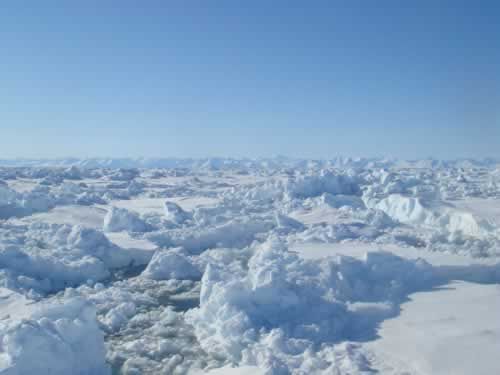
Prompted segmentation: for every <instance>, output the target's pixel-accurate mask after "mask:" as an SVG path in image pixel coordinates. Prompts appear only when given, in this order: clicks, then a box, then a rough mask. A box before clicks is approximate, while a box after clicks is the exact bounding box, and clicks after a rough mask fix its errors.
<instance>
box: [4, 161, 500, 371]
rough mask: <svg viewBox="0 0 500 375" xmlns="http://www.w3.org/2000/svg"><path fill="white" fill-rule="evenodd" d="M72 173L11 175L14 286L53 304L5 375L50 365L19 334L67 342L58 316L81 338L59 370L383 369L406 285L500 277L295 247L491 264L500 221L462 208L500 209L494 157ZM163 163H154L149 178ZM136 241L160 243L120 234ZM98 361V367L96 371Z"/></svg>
mask: <svg viewBox="0 0 500 375" xmlns="http://www.w3.org/2000/svg"><path fill="white" fill-rule="evenodd" d="M57 163H59V166H62V167H61V168H58V167H51V166H49V164H50V163H47V164H46V165H45V166H43V167H31V168H24V167H16V168H0V179H3V180H5V182H4V183H0V287H4V288H7V289H8V290H9V291H16V292H18V293H20V294H22V295H23V296H24V297H23V298H28V299H29V301H33V302H34V301H40V302H36V303H33V306H35V307H36V309H38V307H40V311H41V312H40V313H33V314H32V315H31V312H29V314H28V313H27V314H28V315H27V319H28V321H29V322H30V325H28V326H26V327H32V328H30V329H29V330H28V328H26V327H25V326H23V325H22V324H25V323H21V322H20V320H16V319H13V318H12V317H7V318H5V319H2V320H0V326H1V327H7V326H8V327H10V328H9V329H11V328H12V331H9V332H10V333H9V334H8V335H10V336H8V337H10V338H9V340H13V341H12V342H15V343H16V344H15V346H10V347H8V348H7V347H6V346H4V344H3V343H2V345H3V346H0V373H3V372H2V371H4V372H5V371H11V372H5V373H7V374H11V373H12V374H18V373H19V374H23V373H26V371H28V369H25V368H22V367H19V366H21V359H19V360H18V359H16V358H22V363H25V362H26V359H25V358H28V356H29V358H42V356H44V357H43V358H49V357H48V356H49V355H52V354H53V353H50V352H48V351H46V350H42V348H37V347H34V346H30V345H29V344H30V343H28V342H27V340H25V341H22V342H21V341H19V340H21V339H25V338H26V336H25V335H34V336H36V337H41V338H40V340H42V341H41V342H48V343H52V341H50V340H53V339H54V340H56V339H55V337H56V336H57V335H56V334H55V332H56V331H57V328H53V327H56V326H57V325H58V324H62V323H57V322H59V321H64V322H65V323H64V324H66V325H65V326H64V327H69V328H67V332H59V333H58V334H60V335H64V334H68V335H70V336H68V337H67V339H66V336H61V337H63V338H65V340H66V341H65V342H66V343H70V344H71V345H69V346H70V348H65V347H61V349H60V350H61V353H65V354H63V355H60V356H58V357H57V358H55V357H50V361H47V362H54V366H55V367H57V366H59V367H57V368H60V369H61V371H66V370H67V369H68V368H70V366H71V368H72V369H77V370H80V371H81V373H82V374H85V373H88V374H90V373H100V372H99V371H102V372H101V373H107V371H108V370H107V369H106V367H105V366H102V368H101V365H103V363H104V362H103V359H102V358H103V356H104V354H103V353H104V351H105V356H106V361H107V362H108V363H110V365H111V367H112V369H113V371H114V372H115V373H117V374H127V375H129V374H138V373H141V374H156V373H162V372H163V373H177V374H184V373H196V371H209V370H213V369H216V368H219V367H223V368H224V369H226V370H228V371H230V368H232V367H234V368H235V371H236V372H238V371H239V370H240V368H238V366H243V367H244V368H247V369H253V368H259V370H262V371H264V372H265V373H268V374H281V373H283V374H289V373H292V374H304V373H339V374H343V373H350V374H356V373H370V371H372V370H371V365H372V364H371V363H370V358H368V357H366V356H365V354H366V353H365V352H364V351H363V349H362V344H361V343H362V342H363V341H366V340H371V339H373V338H374V337H375V336H376V331H375V329H376V325H377V322H380V321H381V320H383V319H386V318H388V317H391V316H394V315H396V314H397V313H398V309H399V303H400V302H401V301H403V300H404V299H405V298H406V297H407V296H408V293H410V292H413V291H416V290H421V289H426V288H431V287H433V286H436V285H442V284H443V283H444V282H445V281H446V280H450V279H452V278H456V279H463V280H470V281H474V282H492V281H495V280H496V281H498V280H499V277H500V273H499V271H498V267H491V268H484V267H482V268H481V267H480V266H477V267H473V266H468V267H463V268H460V269H459V268H450V267H441V268H439V267H432V266H430V265H429V264H427V263H426V262H425V261H424V260H405V259H402V258H399V257H396V256H394V255H391V254H388V253H383V252H374V253H369V254H368V255H367V256H366V257H365V258H364V259H362V260H359V259H354V258H350V257H338V258H322V259H303V258H302V257H300V256H298V255H297V254H295V253H294V252H293V251H290V250H289V246H292V245H293V248H294V249H297V248H300V246H301V245H302V244H303V245H304V246H305V248H307V246H308V245H314V244H315V243H318V242H323V243H326V244H327V243H333V244H337V245H338V244H339V243H342V246H344V247H346V248H348V247H349V244H350V243H351V242H350V241H358V242H360V243H363V244H364V245H366V246H367V247H370V246H371V245H373V250H376V249H377V248H379V247H380V248H382V249H383V248H384V247H385V246H386V245H397V246H400V248H401V249H404V248H405V247H411V248H412V249H413V250H415V251H420V249H421V250H424V249H426V250H431V251H434V252H437V251H440V252H445V253H446V252H459V253H461V254H463V256H464V257H467V259H469V257H470V256H482V257H490V258H494V257H495V256H496V255H498V254H500V234H499V233H500V232H499V229H498V228H499V225H498V221H495V215H494V212H496V211H492V212H493V214H491V215H490V216H488V217H486V216H484V215H483V211H484V210H483V211H481V210H480V211H477V212H476V211H472V210H468V209H466V207H467V205H465V204H460V202H462V203H463V202H469V201H468V200H469V199H471V197H473V198H474V199H476V198H477V199H480V200H482V202H484V204H486V205H493V206H494V205H495V204H498V198H500V193H499V190H498V186H499V185H498V184H499V182H500V180H499V178H498V176H497V175H496V174H495V172H494V169H492V167H491V165H492V164H491V162H486V161H484V162H481V163H479V162H477V163H471V164H469V165H468V164H467V163H465V162H463V161H462V162H453V163H452V162H447V163H437V162H435V161H415V162H404V163H403V162H396V161H391V160H376V159H372V160H367V159H336V160H331V161H300V160H286V159H279V158H278V159H268V160H240V161H237V160H230V159H213V160H204V161H194V160H189V161H188V160H146V159H141V160H133V161H131V160H125V159H124V160H85V161H76V160H72V161H70V160H67V161H59V162H57ZM33 164H36V162H34V161H33ZM76 166H78V167H76ZM148 166H149V167H155V169H139V168H143V167H148ZM165 167H168V168H174V169H164V168H165ZM117 168H119V169H117ZM462 177H463V178H462ZM195 198H196V199H195ZM202 199H204V200H206V201H207V202H208V201H210V204H209V205H201V204H200V203H199V202H201V201H202ZM152 202H154V203H155V204H156V205H157V206H158V207H156V206H155V208H154V209H153V208H152V207H151V204H152ZM174 202H178V203H174ZM186 202H189V205H186ZM75 205H86V206H89V207H88V209H89V210H97V209H99V210H101V211H102V212H105V211H107V215H106V217H105V219H104V221H102V216H99V223H98V225H96V226H93V227H92V228H91V227H89V226H86V225H68V224H49V223H47V222H44V221H48V219H47V218H48V217H50V215H52V216H57V215H59V216H60V217H59V219H61V217H62V216H61V212H60V211H58V209H59V208H61V207H60V206H65V209H67V210H69V211H71V210H73V211H74V212H76V211H75V210H74V207H76V206H75ZM181 205H182V207H181ZM54 207H56V209H54ZM123 207H127V209H125V208H123ZM464 207H465V208H464ZM499 207H500V206H499ZM37 212H46V214H43V215H42V214H37V215H35V213H37ZM82 212H83V211H82ZM85 212H90V211H88V210H87V211H85ZM136 212H140V214H138V213H136ZM73 216H74V218H73V219H74V220H75V221H74V223H76V222H78V220H80V219H79V217H78V215H73ZM492 218H493V219H492ZM41 221H42V222H41ZM74 223H73V224H74ZM84 224H85V223H84ZM101 225H102V226H101ZM122 235H124V236H126V239H127V241H129V242H130V241H136V242H137V243H139V242H140V243H149V242H148V241H150V242H152V243H153V244H154V245H155V246H152V247H151V249H149V250H147V251H146V250H145V249H144V248H134V247H133V246H131V247H128V246H127V247H126V246H123V247H122V246H117V245H116V244H114V243H113V242H112V241H110V240H109V239H108V236H109V238H111V239H113V238H115V236H122ZM124 238H125V237H124ZM119 243H120V242H119ZM155 247H157V248H158V249H156V248H155ZM471 262H472V261H471ZM53 294H56V296H54V295H53ZM39 304H40V305H39ZM42 304H43V305H42ZM90 305H93V307H92V308H94V309H95V310H94V312H91V310H92V308H91V307H90ZM3 306H5V304H4V305H2V300H1V299H0V309H1V308H2V307H3ZM61 306H63V307H61ZM75 306H79V308H80V309H82V313H81V314H80V313H79V312H78V311H77V310H78V309H77V308H76V307H75ZM4 309H5V307H4ZM26 311H27V310H26ZM30 311H31V310H30ZM37 311H38V310H37ZM49 311H50V313H49ZM84 311H88V314H87V313H86V312H84ZM37 314H38V315H37ZM94 314H96V316H95V317H94ZM46 319H48V320H49V321H50V322H51V323H50V324H49V323H47V322H46ZM82 322H83V323H82ZM16 327H17V328H16ZM22 327H24V328H22ZM51 327H52V328H51ZM75 327H80V328H82V329H84V330H86V331H88V337H87V336H85V337H84V336H81V335H80V333H78V332H80V331H78V330H79V328H75ZM2 329H3V328H2ZM5 329H7V328H5ZM17 331H19V332H18V333H15V332H17ZM3 332H4V331H2V333H3ZM5 332H7V331H5ZM52 334H54V335H52ZM23 335H24V336H23ZM51 335H52V336H51ZM103 335H104V340H105V349H104V348H103V343H102V342H103ZM5 337H7V336H5ZM43 340H49V341H43ZM86 340H88V341H86ZM36 342H37V341H34V342H33V344H34V345H35V343H36ZM51 345H52V344H51ZM57 345H59V344H57ZM57 345H56V344H54V345H53V346H54V347H56V348H57ZM80 345H83V346H84V347H85V348H83V349H80ZM94 349H95V351H93V352H92V350H94ZM58 350H59V349H58ZM80 350H81V351H82V358H83V360H82V362H81V363H80V364H77V363H75V362H74V361H75V360H76V357H75V354H74V353H76V352H77V351H80ZM88 353H92V356H96V358H98V361H94V364H95V365H96V366H98V367H99V368H97V367H96V368H91V367H86V366H87V365H88V364H86V363H85V361H86V359H87V354H88ZM18 355H19V356H21V355H22V356H25V357H16V356H18ZM88 355H89V357H88V358H90V354H88ZM66 358H67V360H66ZM16 361H17V362H16ZM14 362H15V363H17V364H16V366H17V367H15V366H14V367H11V368H10V369H9V370H6V368H8V366H10V365H11V364H12V363H14ZM27 362H28V363H29V361H27ZM56 362H57V363H56ZM44 363H45V362H44ZM89 366H90V365H89ZM30 370H31V369H30ZM37 370H39V369H37ZM12 371H17V372H12ZM75 371H76V370H74V371H73V373H75Z"/></svg>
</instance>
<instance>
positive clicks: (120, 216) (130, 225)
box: [103, 207, 151, 232]
mask: <svg viewBox="0 0 500 375" xmlns="http://www.w3.org/2000/svg"><path fill="white" fill-rule="evenodd" d="M103 230H104V231H105V232H121V231H128V232H147V231H149V230H151V226H150V225H149V224H147V223H146V222H145V221H144V220H142V219H141V218H140V217H139V215H137V214H136V213H134V212H130V211H128V210H126V209H125V208H117V207H111V209H110V210H109V211H108V213H107V214H106V216H105V217H104V224H103Z"/></svg>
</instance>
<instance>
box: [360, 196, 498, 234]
mask: <svg viewBox="0 0 500 375" xmlns="http://www.w3.org/2000/svg"><path fill="white" fill-rule="evenodd" d="M368 204H369V205H371V206H372V207H374V208H377V209H379V210H382V211H383V212H385V213H386V214H387V215H389V216H390V217H391V218H393V219H395V220H397V221H399V222H402V223H406V224H413V225H420V226H426V227H430V228H433V229H436V230H441V231H444V232H447V233H455V232H459V233H462V234H463V235H466V236H470V237H484V236H486V235H488V234H489V232H491V231H492V230H493V229H494V228H493V227H492V226H491V225H490V224H488V223H487V222H485V221H484V220H479V219H477V218H476V217H474V215H472V214H471V213H470V212H464V211H460V210H457V209H456V208H454V207H453V206H450V205H445V204H444V203H440V202H434V203H432V204H429V203H425V202H424V201H423V200H422V199H420V198H415V197H407V196H402V195H399V194H391V195H389V196H388V197H386V198H384V199H381V200H380V201H379V202H378V203H376V204H373V202H369V203H368Z"/></svg>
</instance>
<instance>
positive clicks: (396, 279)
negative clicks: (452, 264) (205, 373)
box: [187, 239, 432, 374]
mask: <svg viewBox="0 0 500 375" xmlns="http://www.w3.org/2000/svg"><path fill="white" fill-rule="evenodd" d="M431 279H432V269H431V267H430V266H429V265H428V264H427V263H425V262H424V261H416V262H411V261H406V260H404V259H401V258H398V257H395V256H393V255H390V254H382V253H381V254H375V253H373V254H368V255H367V257H366V259H365V260H364V261H358V260H355V259H353V258H337V259H333V258H332V259H327V260H304V259H301V258H299V257H298V256H297V255H295V254H293V253H291V252H289V251H288V250H287V249H286V247H285V246H284V245H283V244H282V243H280V242H279V240H277V239H270V240H268V241H267V242H266V243H264V244H263V245H260V246H259V247H258V248H257V249H256V250H255V253H254V255H253V256H252V257H251V258H250V260H249V262H248V269H244V268H242V269H240V270H239V272H234V269H232V270H230V271H228V270H227V269H225V268H224V267H222V265H217V264H215V265H212V264H209V265H208V266H207V269H206V271H205V273H204V275H203V279H202V286H201V293H200V307H199V308H197V309H194V310H191V311H189V312H188V313H187V318H188V321H189V322H190V323H191V324H193V326H194V328H195V334H196V336H197V338H198V341H199V342H200V344H201V346H202V348H203V349H204V350H205V351H207V352H208V353H210V354H212V355H214V356H218V357H220V356H222V357H223V358H225V359H227V360H229V361H230V362H232V363H237V364H242V365H254V366H258V367H260V368H266V369H268V371H270V373H281V372H283V373H289V372H290V371H308V370H312V369H314V371H317V373H320V372H321V373H325V374H326V373H331V371H332V370H333V369H335V368H336V366H337V364H336V363H335V361H333V362H332V360H333V358H331V359H330V360H329V359H328V355H329V354H328V355H327V354H326V353H329V352H330V351H334V350H335V348H334V346H335V345H334V344H335V343H336V342H338V341H339V340H340V339H341V338H345V337H351V336H353V335H354V333H355V332H353V326H356V324H353V323H354V319H355V317H356V314H355V313H353V311H352V306H351V305H352V304H353V303H354V302H364V303H369V302H372V303H373V304H372V305H370V306H371V307H370V310H368V309H366V307H364V308H365V312H366V313H367V314H368V313H369V314H371V315H374V314H379V315H387V314H389V315H390V313H391V312H392V309H393V307H391V305H390V302H391V301H398V300H400V299H401V298H402V297H404V296H405V294H406V293H408V291H409V290H416V289H418V288H420V287H422V286H423V285H426V284H427V283H429V280H431ZM374 302H384V303H382V304H376V303H374ZM387 303H389V305H387ZM358 308H363V307H359V306H358ZM357 324H360V323H359V322H358V323H357ZM316 351H318V353H316V354H315V352H316ZM323 352H324V353H323ZM324 356H325V357H324ZM322 371H323V372H322Z"/></svg>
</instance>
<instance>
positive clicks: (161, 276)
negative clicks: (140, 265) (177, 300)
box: [141, 248, 201, 280]
mask: <svg viewBox="0 0 500 375" xmlns="http://www.w3.org/2000/svg"><path fill="white" fill-rule="evenodd" d="M141 276H142V277H145V278H147V279H152V280H168V279H178V280H199V279H200V278H201V272H200V271H199V270H198V268H196V267H195V266H194V264H193V262H192V261H191V259H190V257H188V256H187V255H185V254H184V252H183V250H182V248H175V249H168V250H160V251H157V252H156V253H155V254H154V255H153V258H152V259H151V261H150V262H149V264H148V266H147V267H146V269H145V270H144V272H143V273H142V274H141Z"/></svg>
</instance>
